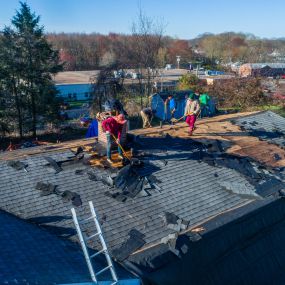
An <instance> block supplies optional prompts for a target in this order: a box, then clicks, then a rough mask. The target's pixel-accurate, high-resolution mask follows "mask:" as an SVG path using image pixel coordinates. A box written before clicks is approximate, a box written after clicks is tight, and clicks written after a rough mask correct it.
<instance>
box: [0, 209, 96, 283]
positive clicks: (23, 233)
mask: <svg viewBox="0 0 285 285" xmlns="http://www.w3.org/2000/svg"><path fill="white" fill-rule="evenodd" d="M0 223H1V232H0V252H1V254H0V280H1V284H56V283H57V284H58V283H75V282H90V281H91V279H90V276H89V272H88V269H87V266H86V263H85V260H84V257H83V255H82V254H81V251H80V249H79V248H78V247H77V246H76V245H75V244H74V243H72V242H70V241H68V240H61V239H59V238H57V237H56V236H54V235H52V234H50V233H49V232H48V231H46V230H44V229H41V228H39V227H37V226H35V225H32V224H29V223H27V222H25V221H23V220H20V219H18V218H16V217H14V216H12V215H10V214H8V213H5V212H3V211H0Z"/></svg>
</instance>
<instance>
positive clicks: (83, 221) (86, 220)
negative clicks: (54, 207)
mask: <svg viewBox="0 0 285 285" xmlns="http://www.w3.org/2000/svg"><path fill="white" fill-rule="evenodd" d="M94 218H95V216H91V217H89V218H87V219H84V220H81V221H80V222H81V223H85V222H88V221H90V220H92V219H94Z"/></svg>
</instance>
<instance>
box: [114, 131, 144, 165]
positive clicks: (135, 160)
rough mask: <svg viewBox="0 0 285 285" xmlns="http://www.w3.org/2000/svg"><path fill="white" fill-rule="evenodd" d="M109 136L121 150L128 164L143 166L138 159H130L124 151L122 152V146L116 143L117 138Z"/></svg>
mask: <svg viewBox="0 0 285 285" xmlns="http://www.w3.org/2000/svg"><path fill="white" fill-rule="evenodd" d="M111 135H112V137H113V139H114V140H115V142H116V144H117V145H118V147H119V148H120V149H121V150H122V152H123V154H124V157H125V158H126V159H127V160H128V161H129V162H130V164H131V165H136V166H141V165H142V164H143V162H142V161H141V160H139V159H138V158H130V157H129V156H128V154H127V153H126V151H125V150H124V148H123V147H122V145H121V144H120V143H119V142H118V140H117V138H116V137H115V136H114V135H113V134H111ZM123 164H124V162H123Z"/></svg>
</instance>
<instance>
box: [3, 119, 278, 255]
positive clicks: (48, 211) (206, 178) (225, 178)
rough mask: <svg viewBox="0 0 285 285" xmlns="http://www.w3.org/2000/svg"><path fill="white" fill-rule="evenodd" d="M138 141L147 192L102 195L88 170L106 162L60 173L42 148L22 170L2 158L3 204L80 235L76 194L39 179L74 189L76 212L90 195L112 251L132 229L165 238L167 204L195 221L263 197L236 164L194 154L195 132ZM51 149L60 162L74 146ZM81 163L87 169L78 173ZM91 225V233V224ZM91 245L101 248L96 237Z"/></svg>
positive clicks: (154, 239) (83, 210)
mask: <svg viewBox="0 0 285 285" xmlns="http://www.w3.org/2000/svg"><path fill="white" fill-rule="evenodd" d="M257 116H258V115H257ZM261 118H263V117H261ZM249 119H250V117H247V118H246V120H249ZM271 119H273V120H274V122H275V121H276V124H277V123H278V122H279V121H280V122H279V123H280V124H282V120H280V117H279V116H278V118H276V120H275V117H274V116H273V115H272V117H271ZM255 120H256V119H255ZM263 120H265V121H266V119H264V118H263ZM279 123H278V124H279ZM136 149H137V150H138V152H145V153H149V155H144V156H143V159H144V162H145V167H144V168H143V169H141V170H139V171H140V174H141V175H149V174H152V175H154V176H155V178H156V179H157V180H158V181H159V182H157V185H158V186H159V188H160V189H161V190H160V191H158V190H155V189H151V190H149V193H150V195H138V196H136V197H135V198H133V199H130V198H128V199H127V200H126V201H125V202H119V201H117V200H115V199H114V198H111V197H107V196H106V195H105V193H106V191H112V190H110V188H109V186H108V185H106V184H104V183H103V182H101V181H92V180H90V179H89V177H88V174H87V173H88V172H93V173H99V174H100V173H101V174H102V171H101V170H98V169H96V168H91V167H90V166H86V165H84V164H82V163H80V162H78V163H75V164H73V165H69V166H63V171H61V172H59V173H56V174H55V170H54V169H53V168H51V167H48V166H46V164H47V161H46V160H45V159H44V156H45V154H44V153H43V154H37V155H34V156H29V157H26V158H23V159H21V161H22V162H24V163H25V164H27V165H28V167H27V172H26V171H25V170H18V171H17V170H15V169H14V168H12V167H11V166H9V165H8V164H7V162H5V161H1V162H0V185H1V189H0V194H1V199H0V208H1V209H3V210H5V211H7V212H9V213H12V214H14V215H16V216H18V217H20V218H22V219H26V220H29V221H31V222H34V223H37V224H39V225H42V226H44V227H46V228H47V229H48V230H49V231H51V232H54V233H55V234H57V235H59V236H63V237H70V238H72V239H76V233H75V229H74V225H73V222H72V218H71V213H70V209H71V207H73V205H72V203H71V201H65V200H64V199H63V198H62V197H61V196H60V195H58V194H51V195H48V196H42V195H41V194H42V193H41V191H40V190H37V189H35V185H36V184H37V183H38V182H44V183H52V184H54V185H57V188H56V189H57V191H58V192H60V193H62V192H63V191H66V190H68V191H72V192H76V193H77V194H79V195H80V198H81V200H82V206H79V207H77V208H76V209H77V212H78V214H79V216H80V217H87V215H88V216H89V211H88V207H87V202H88V201H90V200H92V201H93V203H94V206H95V208H96V211H97V214H98V216H99V220H100V221H101V223H102V228H103V232H104V235H105V238H106V241H107V244H108V246H109V248H110V249H111V251H112V250H114V249H116V248H118V247H120V246H121V245H122V244H123V243H124V241H125V240H126V239H127V238H128V234H129V232H130V230H132V229H136V230H138V231H140V232H141V233H142V234H144V240H145V242H146V244H145V246H149V245H153V244H156V243H160V242H161V239H162V238H164V237H166V236H168V235H169V234H170V233H173V230H171V229H169V228H167V227H166V226H165V224H164V222H163V217H164V214H165V212H170V213H173V214H175V215H177V216H178V217H179V218H182V219H184V220H186V221H189V227H188V228H189V229H190V228H191V227H193V226H196V225H198V224H200V223H203V222H204V221H206V220H208V219H210V218H212V217H215V216H217V215H219V214H222V213H224V212H226V211H228V210H231V209H233V208H237V207H240V206H242V205H245V204H247V203H249V202H251V201H255V200H256V199H262V197H261V196H262V195H261V194H262V193H260V192H257V186H256V185H257V184H256V183H252V181H253V180H254V179H255V178H251V179H249V177H247V176H246V175H245V174H244V173H242V172H241V171H239V170H238V169H236V168H235V167H228V166H226V165H224V166H223V165H222V164H220V165H212V164H211V163H210V162H209V161H207V157H206V158H205V159H204V160H203V159H201V160H200V159H197V158H195V154H197V152H201V151H203V146H201V145H197V144H195V143H194V142H193V141H192V140H189V139H182V138H162V137H161V138H160V137H141V138H140V139H139V140H138V142H137V143H136ZM49 156H50V157H52V158H53V159H55V160H56V161H59V162H60V161H63V160H66V159H68V158H71V157H74V154H73V153H72V152H71V151H69V150H63V151H60V152H54V153H53V152H49ZM218 159H220V158H218ZM224 159H225V158H224ZM220 160H222V159H220ZM253 166H254V165H253ZM254 167H255V166H254ZM76 170H82V171H83V173H81V174H76V172H75V171H76ZM256 171H258V170H256ZM260 172H262V170H260ZM267 178H268V177H267ZM261 180H262V179H261ZM258 182H260V181H258ZM261 182H265V180H263V181H261ZM277 189H278V188H277ZM259 190H260V189H259ZM86 228H87V229H86V231H87V232H88V233H92V231H91V228H90V227H88V226H87V227H86ZM90 246H91V247H95V248H96V247H97V244H96V243H95V244H94V243H92V244H90Z"/></svg>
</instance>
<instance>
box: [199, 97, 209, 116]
mask: <svg viewBox="0 0 285 285" xmlns="http://www.w3.org/2000/svg"><path fill="white" fill-rule="evenodd" d="M210 99H211V98H210V96H209V95H208V94H207V93H203V94H201V95H200V97H199V102H200V107H201V118H202V117H207V116H209V101H210Z"/></svg>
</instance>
